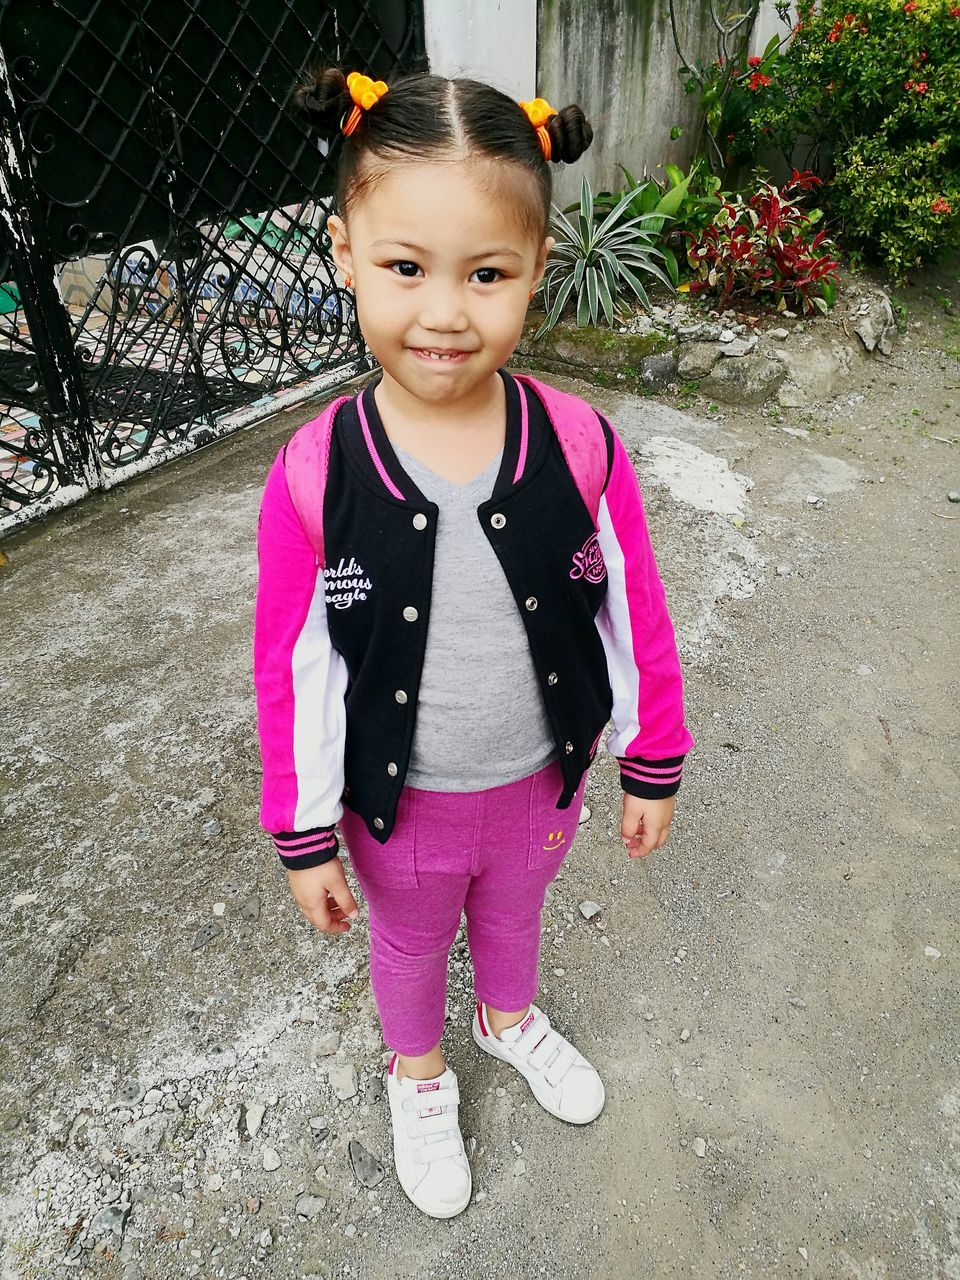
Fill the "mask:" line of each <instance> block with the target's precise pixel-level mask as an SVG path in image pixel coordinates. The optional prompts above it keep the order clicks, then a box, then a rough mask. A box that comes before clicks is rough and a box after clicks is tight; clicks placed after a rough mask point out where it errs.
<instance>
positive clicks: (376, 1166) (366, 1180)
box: [347, 1138, 383, 1189]
mask: <svg viewBox="0 0 960 1280" xmlns="http://www.w3.org/2000/svg"><path fill="white" fill-rule="evenodd" d="M347 1153H348V1155H349V1157H350V1165H351V1168H352V1169H353V1175H354V1177H355V1178H356V1180H357V1181H358V1182H359V1183H360V1185H361V1186H362V1187H367V1188H371V1189H372V1188H373V1187H378V1186H379V1185H380V1183H381V1182H382V1181H383V1165H382V1164H381V1163H380V1161H379V1160H378V1159H377V1158H376V1156H372V1155H371V1154H370V1152H369V1151H368V1150H367V1149H366V1147H364V1146H361V1144H360V1143H359V1142H357V1141H356V1139H355V1138H351V1139H350V1143H349V1145H348V1147H347Z"/></svg>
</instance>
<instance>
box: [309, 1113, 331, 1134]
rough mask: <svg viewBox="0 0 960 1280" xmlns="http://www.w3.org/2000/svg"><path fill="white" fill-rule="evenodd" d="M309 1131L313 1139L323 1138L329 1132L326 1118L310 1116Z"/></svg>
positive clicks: (328, 1122)
mask: <svg viewBox="0 0 960 1280" xmlns="http://www.w3.org/2000/svg"><path fill="white" fill-rule="evenodd" d="M310 1129H311V1131H312V1132H313V1135H314V1137H315V1138H320V1137H324V1138H325V1137H326V1136H327V1134H328V1133H329V1132H330V1121H329V1120H328V1119H327V1117H326V1116H311V1117H310Z"/></svg>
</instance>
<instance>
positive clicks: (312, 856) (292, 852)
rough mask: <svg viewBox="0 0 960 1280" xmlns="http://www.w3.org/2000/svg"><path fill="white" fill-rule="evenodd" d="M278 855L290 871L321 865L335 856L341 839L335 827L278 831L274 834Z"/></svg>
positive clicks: (273, 838) (274, 845)
mask: <svg viewBox="0 0 960 1280" xmlns="http://www.w3.org/2000/svg"><path fill="white" fill-rule="evenodd" d="M271 839H272V840H273V847H274V848H275V849H276V851H277V857H278V858H279V859H280V861H281V862H282V863H283V865H284V866H285V867H286V868H287V869H288V870H289V871H303V870H305V869H306V868H307V867H319V866H322V865H323V863H324V862H329V861H330V859H331V858H335V857H336V856H337V853H338V851H339V849H340V841H339V840H338V839H337V833H336V832H335V831H334V829H333V827H312V828H311V829H310V830H309V831H277V832H275V833H274V834H273V835H272V836H271Z"/></svg>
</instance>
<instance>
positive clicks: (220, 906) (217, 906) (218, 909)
mask: <svg viewBox="0 0 960 1280" xmlns="http://www.w3.org/2000/svg"><path fill="white" fill-rule="evenodd" d="M226 909H227V904H226V903H225V902H215V903H214V904H213V914H214V915H215V916H222V915H223V914H224V913H225V912H226Z"/></svg>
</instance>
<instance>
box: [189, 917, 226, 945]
mask: <svg viewBox="0 0 960 1280" xmlns="http://www.w3.org/2000/svg"><path fill="white" fill-rule="evenodd" d="M222 933H223V927H222V926H221V925H219V924H217V922H216V921H215V920H208V921H207V923H206V924H202V925H201V926H200V928H199V929H198V930H197V932H196V933H195V934H194V938H193V946H192V947H191V950H192V951H199V950H200V948H201V947H206V946H209V944H210V943H211V942H213V941H214V940H215V939H216V938H219V937H220V936H221V934H222Z"/></svg>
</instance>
